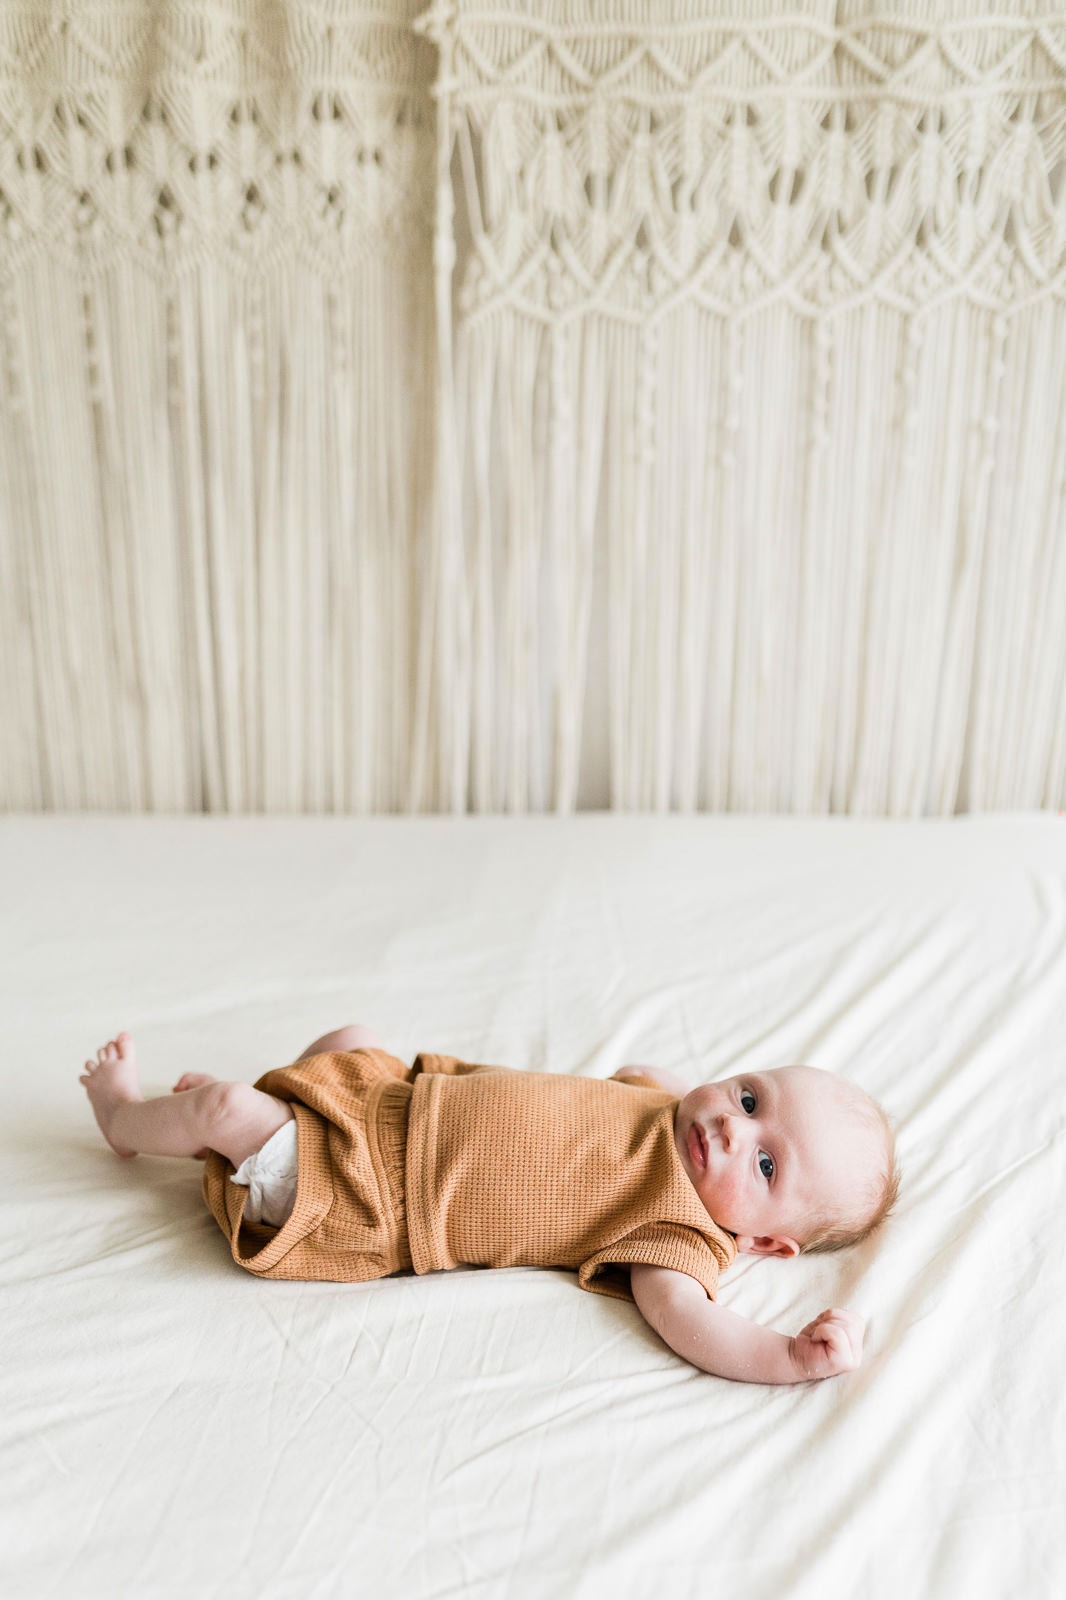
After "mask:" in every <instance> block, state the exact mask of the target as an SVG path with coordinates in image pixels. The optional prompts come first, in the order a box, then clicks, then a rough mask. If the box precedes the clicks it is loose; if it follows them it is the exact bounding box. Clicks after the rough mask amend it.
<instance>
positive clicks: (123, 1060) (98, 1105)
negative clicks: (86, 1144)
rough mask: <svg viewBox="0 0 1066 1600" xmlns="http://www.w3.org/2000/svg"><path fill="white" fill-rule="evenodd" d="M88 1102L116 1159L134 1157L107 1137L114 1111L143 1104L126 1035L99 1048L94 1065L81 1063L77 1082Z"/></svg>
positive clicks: (122, 1034)
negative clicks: (131, 1103) (138, 1102)
mask: <svg viewBox="0 0 1066 1600" xmlns="http://www.w3.org/2000/svg"><path fill="white" fill-rule="evenodd" d="M78 1082H79V1083H83V1084H84V1085H85V1092H86V1094H87V1095H88V1096H89V1099H90V1100H91V1101H92V1108H93V1111H94V1113H95V1115H96V1120H97V1122H98V1123H99V1124H100V1132H101V1133H102V1134H103V1136H104V1138H105V1139H106V1140H107V1142H108V1144H109V1145H110V1146H111V1148H112V1150H114V1151H117V1153H118V1154H119V1155H120V1156H135V1155H136V1154H137V1152H136V1150H127V1149H126V1148H125V1147H124V1146H123V1145H120V1144H116V1143H115V1141H114V1139H112V1137H111V1131H110V1130H111V1124H112V1121H113V1119H114V1115H115V1111H116V1110H117V1108H118V1107H119V1106H120V1105H123V1104H125V1103H126V1102H127V1101H129V1100H143V1099H144V1096H143V1095H142V1094H141V1084H140V1079H139V1078H138V1076H137V1054H136V1051H135V1050H134V1047H133V1040H132V1039H131V1038H130V1036H129V1034H128V1033H120V1034H119V1036H118V1038H117V1039H112V1040H111V1041H110V1042H109V1043H108V1044H104V1045H101V1046H100V1048H99V1050H98V1051H97V1052H96V1060H95V1061H87V1062H86V1063H85V1071H84V1072H83V1073H82V1075H81V1077H80V1078H79V1079H78Z"/></svg>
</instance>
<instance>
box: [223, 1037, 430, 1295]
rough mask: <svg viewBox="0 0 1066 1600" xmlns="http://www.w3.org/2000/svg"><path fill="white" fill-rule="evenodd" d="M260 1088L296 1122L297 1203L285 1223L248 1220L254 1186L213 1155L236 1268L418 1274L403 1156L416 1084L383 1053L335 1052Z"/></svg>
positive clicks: (298, 1274)
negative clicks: (412, 1248)
mask: <svg viewBox="0 0 1066 1600" xmlns="http://www.w3.org/2000/svg"><path fill="white" fill-rule="evenodd" d="M255 1087H256V1088H257V1089H262V1090H264V1091H265V1093H267V1094H272V1095H276V1096H277V1098H278V1099H279V1100H285V1101H287V1102H288V1103H289V1104H290V1105H291V1107H292V1111H293V1115H294V1116H295V1118H296V1139H297V1152H298V1155H297V1180H296V1203H295V1205H294V1206H293V1209H292V1214H291V1215H290V1216H289V1218H288V1219H287V1221H286V1222H285V1223H283V1225H282V1226H281V1227H280V1228H271V1227H269V1226H267V1225H266V1224H265V1223H255V1222H244V1221H243V1220H242V1217H243V1212H244V1206H245V1201H246V1200H247V1197H248V1190H247V1189H246V1188H244V1187H243V1186H241V1185H239V1184H235V1183H231V1182H230V1176H231V1174H232V1173H233V1171H234V1167H233V1165H232V1163H231V1162H230V1161H227V1159H226V1157H225V1156H223V1155H220V1154H219V1153H218V1152H217V1151H214V1150H213V1151H212V1152H211V1154H210V1155H209V1156H208V1158H207V1162H206V1165H205V1167H204V1199H205V1200H206V1202H207V1205H208V1208H209V1210H210V1211H211V1213H212V1215H213V1216H214V1218H215V1221H216V1222H217V1223H218V1225H219V1227H220V1228H221V1229H222V1232H223V1233H224V1234H225V1235H226V1238H227V1239H228V1240H229V1242H230V1249H231V1250H232V1252H233V1259H234V1261H236V1263H237V1265H238V1266H241V1267H244V1268H245V1269H246V1270H247V1271H248V1272H254V1273H257V1274H258V1275H259V1276H260V1277H264V1278H307V1279H317V1280H320V1281H321V1280H325V1281H328V1282H331V1283H365V1282H366V1281H367V1280H369V1279H371V1278H387V1277H388V1276H389V1275H390V1273H393V1272H403V1271H407V1270H410V1267H411V1252H410V1248H409V1246H408V1242H407V1212H406V1207H405V1204H404V1156H405V1153H406V1149H407V1120H408V1115H409V1112H410V1106H411V1090H412V1085H411V1083H410V1081H409V1074H408V1069H407V1068H406V1067H405V1066H404V1064H403V1062H402V1061H400V1060H398V1059H397V1058H396V1057H395V1056H391V1055H389V1054H388V1053H387V1052H386V1051H384V1050H354V1051H351V1052H341V1051H334V1052H331V1053H329V1054H326V1055H320V1056H309V1057H308V1058H307V1059H306V1060H305V1061H297V1062H294V1063H293V1065H292V1066H290V1067H278V1068H276V1069H275V1070H274V1071H272V1072H267V1073H265V1074H264V1075H263V1077H261V1078H260V1079H259V1080H258V1081H257V1083H256V1085H255Z"/></svg>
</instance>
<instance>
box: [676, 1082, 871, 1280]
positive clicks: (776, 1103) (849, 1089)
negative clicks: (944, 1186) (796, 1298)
mask: <svg viewBox="0 0 1066 1600" xmlns="http://www.w3.org/2000/svg"><path fill="white" fill-rule="evenodd" d="M674 1140H675V1143H676V1145H677V1151H678V1155H679V1156H680V1158H681V1162H682V1165H683V1166H684V1168H685V1171H686V1172H687V1174H688V1176H689V1178H690V1179H691V1180H692V1183H693V1185H694V1186H695V1189H696V1192H697V1193H698V1195H699V1197H700V1199H701V1200H702V1201H703V1204H704V1205H705V1207H706V1208H707V1210H708V1212H709V1213H710V1215H711V1216H712V1217H713V1218H714V1220H715V1222H717V1223H718V1225H719V1227H722V1228H726V1229H728V1231H729V1232H730V1233H733V1234H735V1235H736V1239H737V1249H738V1250H741V1251H747V1252H749V1253H750V1254H752V1255H772V1256H794V1255H798V1254H799V1252H800V1251H801V1250H805V1251H816V1250H839V1249H842V1248H843V1247H844V1246H845V1245H849V1244H857V1243H858V1242H859V1240H860V1239H865V1237H866V1235H867V1234H868V1233H870V1232H871V1231H872V1230H873V1229H874V1228H876V1227H877V1225H878V1223H879V1222H881V1221H882V1220H883V1218H884V1217H885V1216H887V1214H888V1212H889V1211H890V1210H891V1208H892V1206H893V1205H894V1204H895V1200H896V1195H897V1193H898V1190H899V1171H898V1168H897V1166H896V1154H895V1140H894V1138H893V1135H892V1129H891V1126H890V1124H889V1121H888V1118H887V1117H886V1116H885V1113H884V1112H883V1111H882V1110H881V1107H880V1106H879V1105H878V1104H877V1102H876V1100H871V1098H870V1096H869V1095H868V1094H866V1093H865V1092H864V1091H863V1090H862V1089H859V1088H857V1087H856V1085H855V1084H853V1083H848V1082H847V1080H846V1079H843V1078H837V1077H834V1076H833V1074H832V1073H829V1072H823V1071H820V1070H819V1069H818V1068H817V1067H798V1066H797V1067H775V1068H773V1069H772V1070H769V1071H766V1072H746V1073H742V1074H741V1075H740V1076H739V1077H736V1078H723V1079H722V1081H721V1082H720V1083H704V1084H701V1085H700V1087H699V1088H698V1089H693V1090H692V1091H691V1093H689V1094H687V1095H685V1097H684V1099H683V1100H681V1101H680V1102H679V1104H678V1108H677V1114H676V1116H675V1119H674Z"/></svg>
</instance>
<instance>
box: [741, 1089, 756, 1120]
mask: <svg viewBox="0 0 1066 1600" xmlns="http://www.w3.org/2000/svg"><path fill="white" fill-rule="evenodd" d="M749 1100H750V1101H751V1104H750V1105H749V1104H748V1101H749ZM740 1103H741V1105H742V1106H743V1108H744V1110H745V1111H746V1112H747V1113H748V1116H749V1117H750V1116H751V1115H752V1113H753V1112H754V1110H755V1096H754V1095H753V1094H752V1092H751V1090H750V1089H742V1090H741V1091H740Z"/></svg>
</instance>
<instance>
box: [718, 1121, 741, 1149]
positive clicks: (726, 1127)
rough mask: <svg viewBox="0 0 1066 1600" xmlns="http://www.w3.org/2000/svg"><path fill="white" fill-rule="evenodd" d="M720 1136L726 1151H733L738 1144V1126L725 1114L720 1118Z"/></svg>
mask: <svg viewBox="0 0 1066 1600" xmlns="http://www.w3.org/2000/svg"><path fill="white" fill-rule="evenodd" d="M718 1136H719V1138H720V1139H721V1141H722V1147H723V1149H725V1150H732V1148H733V1146H734V1145H735V1144H736V1142H737V1130H736V1125H735V1123H734V1121H733V1118H732V1117H728V1116H726V1114H725V1112H723V1113H722V1115H721V1116H720V1117H719V1118H718Z"/></svg>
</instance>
